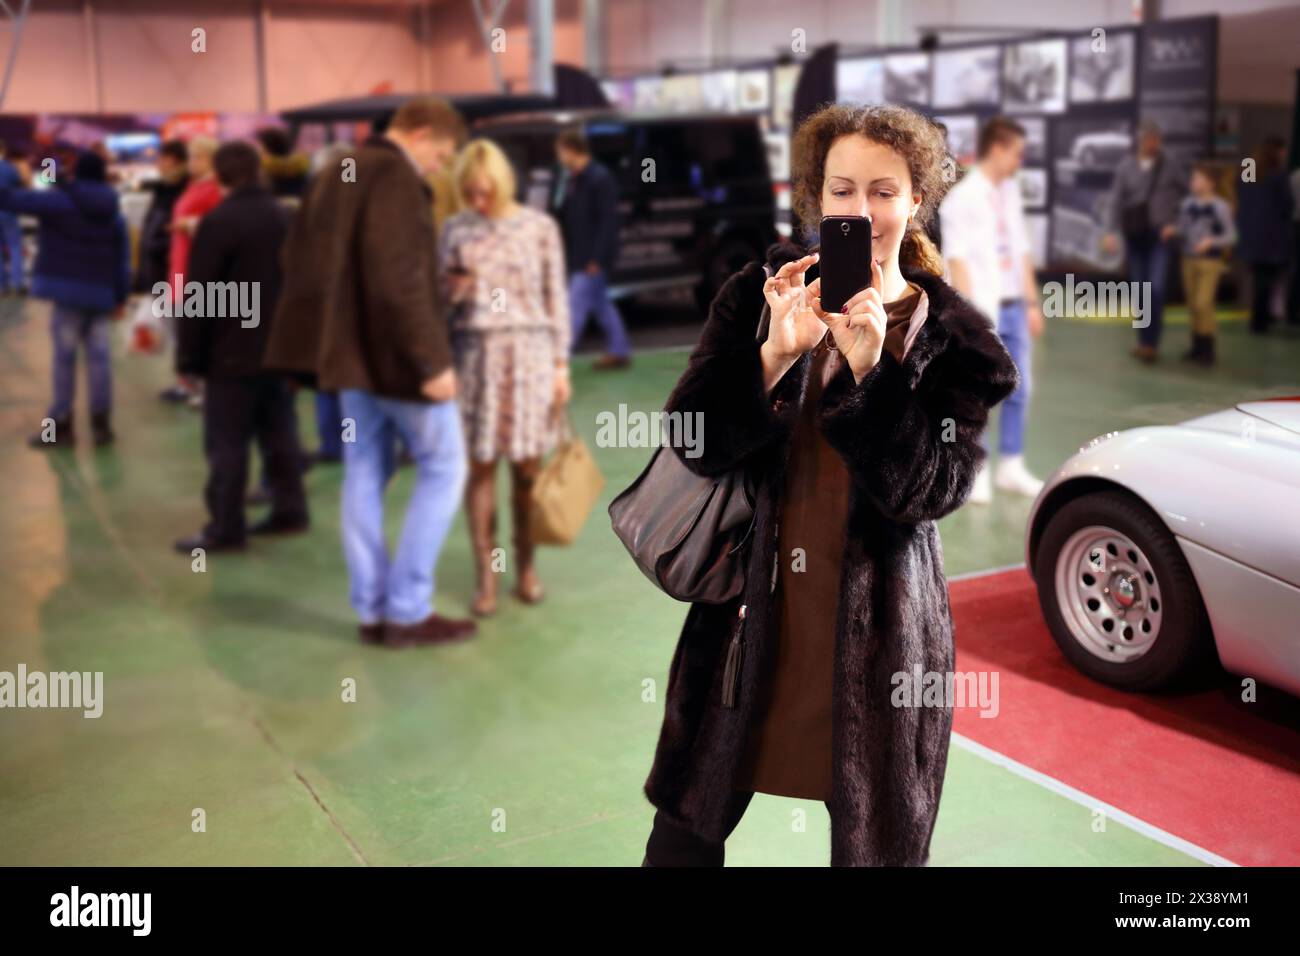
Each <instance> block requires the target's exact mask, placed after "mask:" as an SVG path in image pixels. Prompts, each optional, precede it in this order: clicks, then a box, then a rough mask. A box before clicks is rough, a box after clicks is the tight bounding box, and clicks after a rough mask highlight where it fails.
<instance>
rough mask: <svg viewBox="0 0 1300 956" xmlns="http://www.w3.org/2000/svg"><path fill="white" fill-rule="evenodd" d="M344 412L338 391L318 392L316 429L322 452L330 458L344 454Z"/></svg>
mask: <svg viewBox="0 0 1300 956" xmlns="http://www.w3.org/2000/svg"><path fill="white" fill-rule="evenodd" d="M342 420H343V413H342V412H341V411H340V410H339V393H338V392H317V393H316V431H317V433H318V434H319V435H320V453H321V454H322V455H326V456H328V457H330V458H341V457H342V456H343V428H342V425H341V422H342Z"/></svg>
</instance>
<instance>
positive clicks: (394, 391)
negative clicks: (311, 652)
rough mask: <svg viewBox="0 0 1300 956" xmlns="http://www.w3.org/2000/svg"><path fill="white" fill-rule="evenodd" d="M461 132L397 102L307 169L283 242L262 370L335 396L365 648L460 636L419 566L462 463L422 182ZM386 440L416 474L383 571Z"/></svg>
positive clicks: (431, 106)
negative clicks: (370, 131) (321, 164)
mask: <svg viewBox="0 0 1300 956" xmlns="http://www.w3.org/2000/svg"><path fill="white" fill-rule="evenodd" d="M464 136H465V126H464V123H463V121H462V120H461V118H460V116H459V114H458V113H456V111H455V110H454V109H453V108H452V107H451V106H450V105H449V104H448V103H446V102H445V101H443V100H439V99H434V98H431V97H422V98H418V99H414V100H411V101H409V102H407V103H406V104H405V105H404V106H402V107H401V108H400V109H399V110H398V111H397V112H396V114H394V116H393V118H392V120H391V122H390V123H389V126H388V129H387V130H386V131H385V132H384V133H383V134H376V135H373V136H371V137H370V138H369V139H367V140H366V141H365V142H364V143H363V144H362V145H361V146H360V147H358V148H357V149H356V150H355V151H353V153H352V155H350V156H346V157H344V158H342V159H341V160H340V163H339V168H337V169H335V168H332V167H331V168H325V169H322V170H321V171H320V172H319V173H318V174H317V176H316V179H315V181H314V182H313V183H312V184H311V186H310V188H309V189H308V192H307V195H306V196H305V197H304V200H303V204H302V207H301V209H300V210H299V212H298V215H297V217H296V218H295V219H294V222H293V224H292V226H291V228H290V231H289V237H288V240H287V241H286V243H285V249H284V255H283V262H284V288H283V291H282V293H281V297H280V304H279V308H278V310H277V313H276V319H275V325H274V326H273V331H272V336H271V341H270V343H269V344H268V347H267V354H266V365H267V366H268V367H270V368H276V369H282V370H285V371H287V372H290V373H296V374H297V375H299V376H300V377H302V378H304V379H306V380H309V381H313V382H314V383H315V385H316V387H318V388H320V389H325V390H337V391H338V392H339V400H340V406H341V409H342V421H341V422H340V423H339V426H338V427H339V428H340V429H341V430H342V438H343V465H344V474H343V509H342V528H341V530H342V535H343V552H344V556H345V557H346V559H347V563H348V573H349V576H350V578H351V587H350V596H351V602H352V606H353V608H354V609H355V611H356V613H357V616H358V618H359V619H360V622H361V627H360V633H361V639H362V641H364V642H367V643H383V644H385V645H387V646H404V645H409V644H426V643H435V642H440V641H445V640H453V639H457V638H462V637H465V636H467V635H469V634H471V633H473V631H474V630H475V625H474V622H473V621H470V620H457V619H451V618H446V617H443V616H441V615H439V614H436V613H434V612H433V594H434V566H435V565H436V564H437V560H438V553H439V551H440V550H441V548H442V543H443V541H444V540H445V538H446V536H447V531H448V529H449V528H450V526H451V522H452V519H453V517H454V516H455V513H456V509H457V507H458V505H459V502H460V497H461V493H462V491H463V489H464V484H465V478H466V471H467V468H468V465H467V462H466V457H465V450H464V443H463V439H462V436H461V423H460V411H459V409H458V408H457V405H456V401H455V396H456V379H455V372H454V371H453V369H452V356H451V343H450V336H449V334H448V330H447V323H446V320H445V317H444V315H443V311H442V308H441V305H440V302H439V296H438V293H437V289H436V286H435V282H436V267H435V264H436V257H435V250H434V242H435V240H434V229H433V217H432V211H431V195H430V192H429V189H428V187H427V186H426V184H425V182H424V178H423V177H424V176H425V175H427V174H428V173H430V172H432V171H436V170H438V169H440V168H442V167H443V166H444V165H446V163H447V162H448V160H450V158H451V157H452V155H453V154H454V152H455V149H456V146H457V144H458V143H459V142H460V141H461V140H463V139H464ZM394 433H397V434H400V435H401V436H402V438H403V439H404V440H405V442H406V445H407V448H408V449H409V450H410V453H411V456H412V457H413V458H414V459H415V465H416V479H415V488H414V489H413V491H412V493H411V501H410V504H409V505H408V506H407V511H406V518H405V521H404V524H403V527H402V535H401V540H400V542H399V544H398V547H397V552H396V554H395V555H394V556H393V558H392V559H391V561H390V559H389V555H388V547H387V543H386V541H385V539H384V527H383V509H384V487H385V485H386V484H387V479H388V475H387V473H386V472H387V469H386V467H385V457H386V456H385V449H386V447H387V446H388V445H389V443H390V442H391V440H392V437H393V435H394Z"/></svg>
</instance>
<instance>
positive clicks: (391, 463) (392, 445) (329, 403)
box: [316, 391, 405, 478]
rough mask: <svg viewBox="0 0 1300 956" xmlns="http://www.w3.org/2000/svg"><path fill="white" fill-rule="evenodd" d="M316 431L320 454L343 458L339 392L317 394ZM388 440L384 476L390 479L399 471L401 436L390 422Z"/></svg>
mask: <svg viewBox="0 0 1300 956" xmlns="http://www.w3.org/2000/svg"><path fill="white" fill-rule="evenodd" d="M316 431H317V432H318V433H319V435H320V453H321V454H322V455H327V456H328V457H330V458H342V457H343V412H342V411H341V410H340V409H339V393H338V392H319V391H318V392H317V393H316ZM387 435H388V438H387V440H386V441H385V443H384V474H386V475H388V476H389V477H390V478H391V477H392V474H393V472H394V471H396V470H397V456H398V447H399V444H400V445H401V447H405V444H404V443H402V442H401V436H400V435H398V434H397V429H396V428H394V427H393V426H392V423H391V422H390V423H389V424H388V426H387Z"/></svg>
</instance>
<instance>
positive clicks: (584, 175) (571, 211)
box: [555, 130, 632, 371]
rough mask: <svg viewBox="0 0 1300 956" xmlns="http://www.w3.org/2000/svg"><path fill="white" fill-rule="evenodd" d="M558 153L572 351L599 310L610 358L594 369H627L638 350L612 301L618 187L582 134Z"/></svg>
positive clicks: (566, 138) (559, 144) (558, 144)
mask: <svg viewBox="0 0 1300 956" xmlns="http://www.w3.org/2000/svg"><path fill="white" fill-rule="evenodd" d="M555 155H556V158H557V159H558V160H559V163H560V166H561V167H562V168H563V170H564V176H563V181H562V183H561V186H560V189H561V190H562V192H561V196H560V198H559V200H558V203H557V209H558V218H559V220H560V226H561V229H562V230H563V232H564V259H565V262H566V263H567V265H568V269H569V311H570V315H571V316H572V322H573V335H572V337H571V342H572V347H573V348H577V345H578V340H579V339H581V338H582V333H583V331H584V330H585V329H586V328H587V320H588V319H589V318H590V317H591V314H592V313H593V312H594V313H596V318H597V320H598V321H599V322H600V327H601V329H602V330H604V333H605V354H604V355H602V356H601V357H600V358H599V359H597V360H596V362H595V364H594V365H593V368H595V369H597V370H602V371H603V370H605V369H613V368H626V367H627V366H628V365H629V364H631V361H632V358H631V352H632V347H631V345H630V344H629V343H628V338H627V330H626V329H625V328H624V327H623V318H622V316H620V315H619V314H618V309H616V308H615V307H614V303H613V302H611V301H610V299H609V276H610V273H611V272H613V270H614V262H615V260H617V258H618V183H617V182H615V180H614V175H613V173H611V172H610V171H609V170H608V169H606V168H605V167H604V166H603V165H601V164H600V163H598V162H597V161H596V160H594V159H592V156H591V146H590V144H589V143H588V142H587V138H586V137H585V136H584V135H583V134H582V133H581V132H580V131H578V130H565V131H564V132H563V133H561V134H560V135H559V137H558V138H557V139H556V141H555Z"/></svg>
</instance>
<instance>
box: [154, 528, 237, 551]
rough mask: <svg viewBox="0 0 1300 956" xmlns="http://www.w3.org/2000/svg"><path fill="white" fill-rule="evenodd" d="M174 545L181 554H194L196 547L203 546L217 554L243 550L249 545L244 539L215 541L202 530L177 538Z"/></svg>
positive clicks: (204, 548)
mask: <svg viewBox="0 0 1300 956" xmlns="http://www.w3.org/2000/svg"><path fill="white" fill-rule="evenodd" d="M172 547H174V548H175V549H176V550H177V551H179V552H180V553H181V554H192V553H193V551H194V549H195V548H202V549H203V550H204V551H205V552H206V553H208V554H217V553H219V552H223V551H243V550H244V549H245V548H247V547H248V545H247V544H245V543H244V542H243V541H214V540H213V539H212V538H209V537H208V536H207V535H206V534H205V533H204V532H202V531H200V532H199V533H198V534H192V535H190V536H189V537H187V538H177V539H176V541H175V543H173V545H172Z"/></svg>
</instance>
